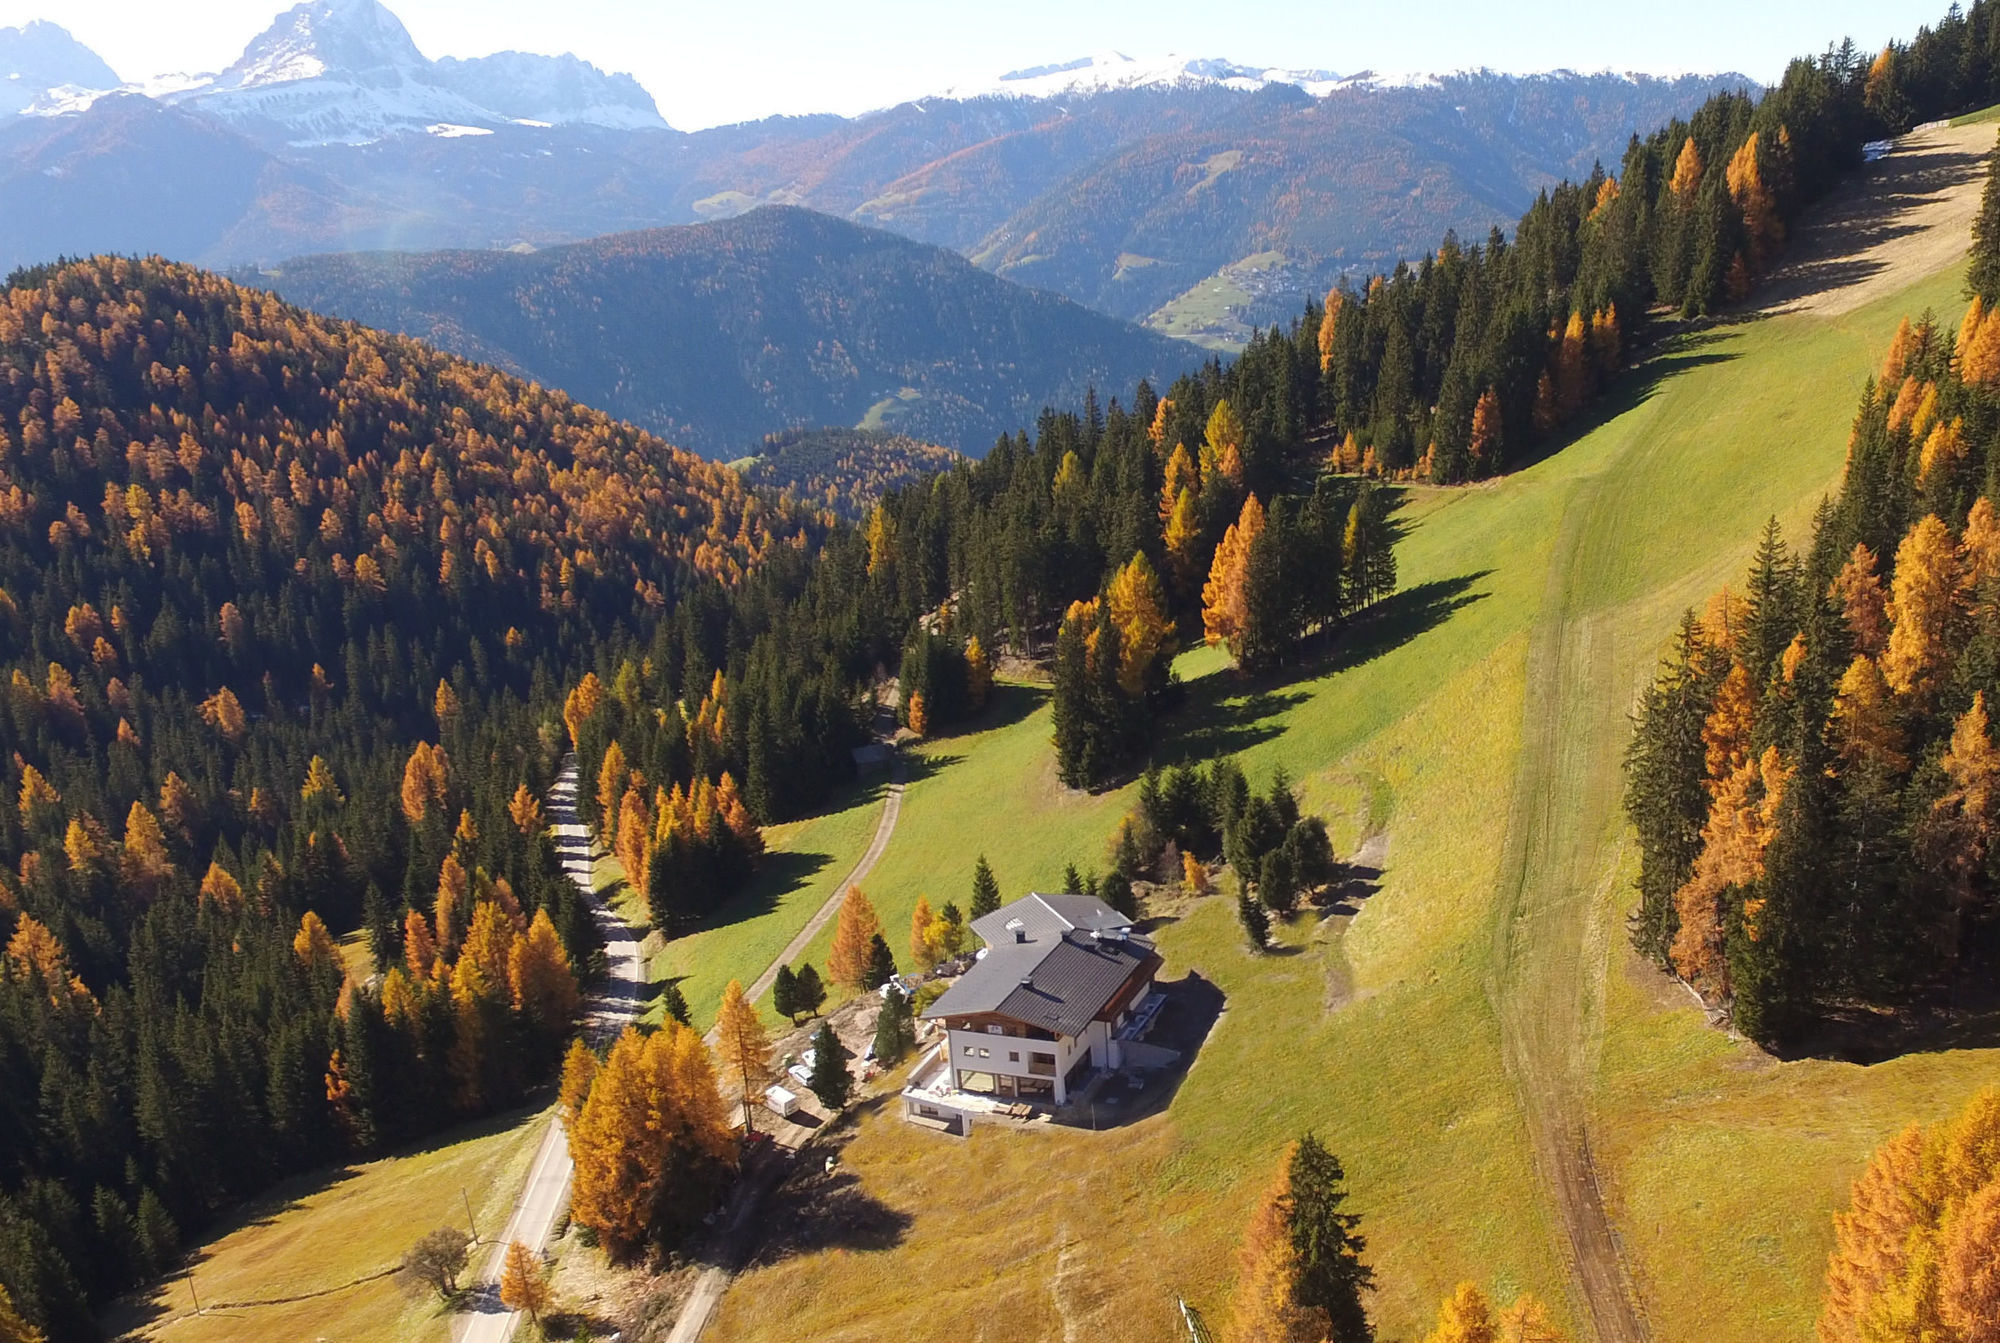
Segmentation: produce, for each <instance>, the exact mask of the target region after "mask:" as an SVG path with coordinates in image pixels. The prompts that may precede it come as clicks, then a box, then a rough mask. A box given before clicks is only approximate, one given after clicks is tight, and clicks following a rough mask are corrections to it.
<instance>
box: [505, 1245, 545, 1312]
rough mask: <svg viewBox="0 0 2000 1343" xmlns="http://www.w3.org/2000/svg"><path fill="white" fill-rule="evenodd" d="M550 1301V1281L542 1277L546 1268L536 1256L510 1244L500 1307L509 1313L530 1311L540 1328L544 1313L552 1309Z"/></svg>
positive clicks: (526, 1249) (525, 1249)
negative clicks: (505, 1308)
mask: <svg viewBox="0 0 2000 1343" xmlns="http://www.w3.org/2000/svg"><path fill="white" fill-rule="evenodd" d="M549 1299H550V1292H549V1280H548V1279H547V1278H546V1277H544V1276H543V1275H542V1266H541V1264H540V1263H538V1262H537V1261H536V1258H535V1255H534V1252H533V1251H531V1250H530V1249H529V1248H528V1247H527V1246H525V1245H523V1244H522V1243H521V1242H520V1241H518V1240H517V1241H511V1242H509V1243H508V1246H507V1258H506V1262H505V1263H504V1264H503V1265H502V1267H501V1270H500V1304H501V1305H503V1306H505V1307H507V1309H509V1310H522V1311H526V1312H527V1313H528V1318H529V1319H530V1320H531V1321H533V1322H534V1323H535V1325H536V1326H537V1327H539V1326H540V1325H541V1322H542V1313H543V1312H544V1311H546V1310H547V1309H548V1308H549Z"/></svg>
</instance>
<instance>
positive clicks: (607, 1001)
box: [452, 756, 646, 1343]
mask: <svg viewBox="0 0 2000 1343" xmlns="http://www.w3.org/2000/svg"><path fill="white" fill-rule="evenodd" d="M576 790H577V774H576V757H575V756H571V757H570V758H569V759H568V760H566V761H564V762H563V770H562V774H561V775H560V776H558V777H557V779H556V781H555V784H554V785H553V786H552V787H551V788H550V789H549V817H550V820H551V821H552V823H553V824H552V825H551V827H550V829H551V830H552V831H553V832H554V834H555V837H556V853H557V856H558V857H559V858H560V859H561V860H562V867H563V872H564V873H565V874H566V875H568V877H569V879H570V880H571V881H573V882H575V883H576V884H577V887H578V889H580V890H581V891H582V892H583V893H584V895H585V896H586V897H587V898H588V899H589V901H590V912H591V917H592V918H593V919H595V920H596V922H597V931H598V935H599V936H600V937H602V938H603V939H604V954H605V960H606V962H607V970H606V974H605V977H604V982H603V983H602V984H601V985H599V986H598V988H597V989H596V990H595V991H594V992H593V993H592V994H591V997H590V1001H589V1003H588V1004H587V1005H586V1015H585V1019H584V1031H585V1033H586V1034H587V1035H588V1036H589V1037H590V1038H591V1040H592V1042H593V1043H595V1044H600V1045H601V1044H602V1043H603V1042H604V1041H605V1040H607V1039H609V1038H610V1037H612V1036H614V1035H616V1034H617V1033H618V1032H619V1031H621V1030H623V1029H624V1028H625V1023H626V1022H628V1021H630V1020H631V1019H632V1017H633V1016H634V1014H635V1013H636V1012H637V1011H638V1007H639V998H640V994H641V993H642V992H643V990H644V986H645V983H646V966H645V960H644V958H643V957H641V956H640V955H639V936H638V934H637V933H635V932H634V931H633V930H632V928H631V927H630V926H629V925H627V924H626V922H625V921H624V920H623V919H621V918H619V917H618V916H617V915H616V914H614V913H612V912H611V911H610V910H609V909H607V908H606V907H605V905H604V903H603V902H602V901H600V900H599V899H598V898H597V892H596V891H595V889H594V888H593V887H592V884H591V872H592V869H593V866H594V862H593V860H594V857H595V850H596V841H595V840H594V839H593V838H592V836H591V833H590V828H589V827H588V826H586V825H584V824H583V823H582V822H581V821H580V820H578V819H577V814H576ZM569 1176H570V1160H569V1140H568V1138H567V1136H566V1135H565V1134H564V1132H563V1126H562V1121H561V1120H559V1119H557V1118H555V1117H553V1116H551V1117H550V1119H549V1125H548V1129H547V1131H546V1132H545V1133H543V1135H542V1142H541V1146H540V1147H538V1148H536V1149H535V1162H534V1165H533V1166H531V1167H530V1168H529V1171H528V1183H527V1187H526V1188H524V1189H523V1190H522V1191H521V1197H520V1198H519V1200H517V1201H516V1202H515V1204H514V1212H513V1215H512V1216H511V1217H509V1218H508V1219H507V1225H506V1226H505V1227H504V1228H503V1229H502V1230H501V1233H500V1237H499V1239H498V1240H496V1241H494V1242H492V1245H493V1248H492V1250H491V1252H490V1253H489V1254H488V1255H487V1257H486V1262H485V1264H484V1265H483V1266H482V1267H481V1269H480V1274H479V1286H478V1287H477V1288H475V1289H474V1291H473V1293H472V1299H471V1302H470V1304H469V1306H468V1308H467V1309H466V1310H465V1311H464V1312H463V1313H461V1314H460V1315H458V1316H456V1317H455V1318H454V1322H453V1328H452V1337H453V1338H454V1340H456V1343H507V1340H508V1339H510V1338H512V1337H513V1334H514V1327H515V1325H517V1324H518V1323H520V1318H521V1317H520V1315H519V1313H518V1312H515V1311H511V1310H508V1309H507V1308H506V1307H505V1306H503V1305H501V1304H500V1270H501V1268H502V1266H503V1264H504V1263H505V1261H506V1257H507V1246H508V1245H509V1244H510V1243H512V1242H514V1241H517V1240H518V1241H520V1242H521V1243H522V1244H524V1245H526V1246H528V1247H529V1248H531V1249H535V1250H539V1249H541V1248H542V1246H544V1245H546V1244H547V1243H548V1239H549V1232H550V1231H552V1230H553V1229H554V1228H555V1224H556V1218H557V1217H558V1216H559V1215H560V1214H561V1212H562V1209H563V1205H564V1204H565V1203H566V1202H567V1200H568V1197H569Z"/></svg>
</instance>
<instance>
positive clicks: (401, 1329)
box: [105, 1111, 548, 1343]
mask: <svg viewBox="0 0 2000 1343" xmlns="http://www.w3.org/2000/svg"><path fill="white" fill-rule="evenodd" d="M547 1119H548V1112H547V1111H536V1112H534V1113H533V1114H520V1113H516V1114H511V1115H501V1116H498V1117H496V1118H493V1119H490V1120H486V1121H484V1122H483V1123H479V1124H474V1125H469V1126H467V1127H465V1128H461V1129H457V1130H453V1131H452V1132H449V1133H445V1134H442V1135H440V1136H439V1138H438V1139H437V1140H436V1141H435V1142H434V1143H433V1144H431V1145H429V1146H426V1147H424V1148H421V1149H419V1150H417V1151H414V1152H410V1153H406V1154H404V1155H400V1156H394V1157H385V1158H383V1159H381V1160H379V1161H371V1162H368V1163H367V1164H365V1165H357V1166H351V1167H345V1168H341V1169H339V1170H336V1171H332V1172H322V1173H319V1174H315V1175H308V1176H301V1177H299V1178H298V1179H295V1180H290V1181H287V1182H286V1183H285V1184H282V1185H280V1186H278V1187H277V1188H276V1189H274V1190H273V1191H272V1192H271V1194H270V1195H269V1196H267V1197H266V1198H263V1199H260V1200H258V1201H257V1202H256V1203H255V1204H253V1205H252V1206H250V1207H249V1208H247V1209H245V1211H244V1212H243V1213H242V1215H241V1216H239V1217H238V1218H237V1220H236V1222H235V1224H234V1226H233V1227H232V1228H231V1229H229V1230H227V1231H225V1232H223V1233H222V1234H221V1235H220V1236H218V1237H216V1238H215V1239H214V1240H212V1241H210V1242H209V1243H208V1244H206V1245H204V1246H202V1247H201V1248H200V1249H199V1250H197V1251H196V1252H195V1254H194V1257H193V1276H194V1291H195V1292H196V1293H198V1294H199V1296H200V1299H201V1303H202V1306H203V1308H204V1309H203V1311H202V1313H201V1314H200V1315H195V1314H193V1313H192V1311H191V1305H192V1301H191V1298H190V1296H189V1290H188V1284H187V1281H186V1279H185V1278H173V1279H170V1280H169V1281H167V1282H166V1283H164V1284H162V1285H160V1286H159V1287H158V1288H157V1289H155V1290H154V1292H153V1293H152V1294H151V1295H150V1296H149V1297H147V1298H146V1299H145V1300H143V1301H139V1302H128V1303H124V1304H123V1305H121V1306H120V1307H119V1308H118V1309H117V1310H115V1311H113V1312H112V1313H111V1314H110V1315H109V1316H108V1317H107V1319H106V1321H105V1324H106V1332H107V1333H109V1334H111V1335H113V1336H115V1337H120V1338H126V1339H131V1340H139V1339H171V1340H173V1343H251V1341H252V1340H258V1341H260V1343H261V1340H266V1339H279V1338H283V1339H322V1340H326V1341H327V1343H378V1341H379V1343H390V1341H391V1340H399V1339H410V1338H443V1337H445V1332H446V1324H445V1320H446V1317H445V1315H444V1313H443V1312H442V1311H441V1310H440V1309H439V1307H438V1303H437V1301H436V1300H435V1298H430V1299H412V1298H411V1297H409V1296H406V1295H405V1294H404V1293H403V1292H402V1290H401V1289H400V1288H398V1287H397V1285H396V1283H395V1281H394V1280H393V1279H392V1278H390V1277H384V1276H378V1275H380V1274H381V1273H382V1272H383V1270H385V1269H390V1268H394V1267H395V1266H396V1264H398V1263H399V1262H400V1261H401V1260H402V1257H403V1253H404V1251H406V1250H408V1249H409V1248H410V1246H411V1244H413V1243H414V1242H415V1241H416V1239H417V1237H419V1236H421V1235H422V1234H423V1233H424V1232H426V1231H429V1230H432V1229H433V1228H435V1227H440V1226H449V1227H456V1228H463V1227H464V1226H465V1218H466V1201H467V1200H470V1204H471V1210H472V1213H473V1216H474V1217H475V1218H476V1219H477V1225H478V1227H479V1229H480V1231H481V1232H482V1233H483V1234H485V1235H486V1236H489V1237H490V1236H497V1235H498V1234H500V1231H501V1228H502V1227H503V1226H504V1225H505V1223H506V1220H507V1216H508V1214H509V1213H510V1212H511V1211H512V1210H513V1206H514V1199H515V1197H516V1195H518V1194H519V1193H520V1188H521V1182H522V1181H523V1180H525V1179H526V1178H527V1174H528V1166H529V1163H530V1162H532V1161H533V1160H534V1155H535V1148H536V1146H537V1145H538V1144H539V1143H540V1141H541V1137H542V1125H543V1123H545V1122H546V1121H547ZM485 1253H486V1251H485V1249H484V1247H482V1248H481V1249H480V1251H478V1252H477V1253H476V1254H475V1256H474V1263H475V1264H478V1263H480V1262H483V1256H484V1255H485ZM364 1279H365V1281H364ZM284 1298H300V1299H296V1300H283V1299H284ZM265 1301H270V1302H279V1303H280V1304H272V1305H252V1304H247V1303H251V1302H265Z"/></svg>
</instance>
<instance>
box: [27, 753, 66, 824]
mask: <svg viewBox="0 0 2000 1343" xmlns="http://www.w3.org/2000/svg"><path fill="white" fill-rule="evenodd" d="M61 802H62V794H61V793H59V792H57V791H56V786H55V785H54V784H52V783H50V782H49V781H48V779H47V778H45V777H44V776H43V774H42V772H41V771H40V770H38V769H36V768H35V767H34V766H33V765H24V766H23V767H22V769H21V793H20V811H21V824H22V825H23V826H25V827H26V828H27V829H29V830H33V829H34V828H35V827H36V825H38V824H39V823H40V822H41V821H42V820H43V819H45V818H47V817H48V816H50V815H51V814H52V813H53V812H54V810H55V808H56V807H57V806H58V805H59V804H60V803H61Z"/></svg>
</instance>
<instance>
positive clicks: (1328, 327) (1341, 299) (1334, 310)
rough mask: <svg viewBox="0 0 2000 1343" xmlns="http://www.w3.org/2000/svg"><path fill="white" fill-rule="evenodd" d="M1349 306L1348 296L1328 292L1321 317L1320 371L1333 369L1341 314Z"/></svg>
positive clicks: (1334, 291)
mask: <svg viewBox="0 0 2000 1343" xmlns="http://www.w3.org/2000/svg"><path fill="white" fill-rule="evenodd" d="M1346 306H1347V295H1345V294H1343V293H1341V292H1340V290H1338V289H1329V290H1327V291H1326V306H1325V307H1323V308H1322V309H1321V310H1320V316H1319V331H1318V333H1317V334H1318V341H1319V371H1320V372H1321V373H1325V372H1327V371H1328V370H1330V369H1332V367H1333V352H1334V350H1335V349H1337V348H1338V344H1337V343H1338V341H1339V340H1340V312H1341V309H1342V308H1344V307H1346Z"/></svg>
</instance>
